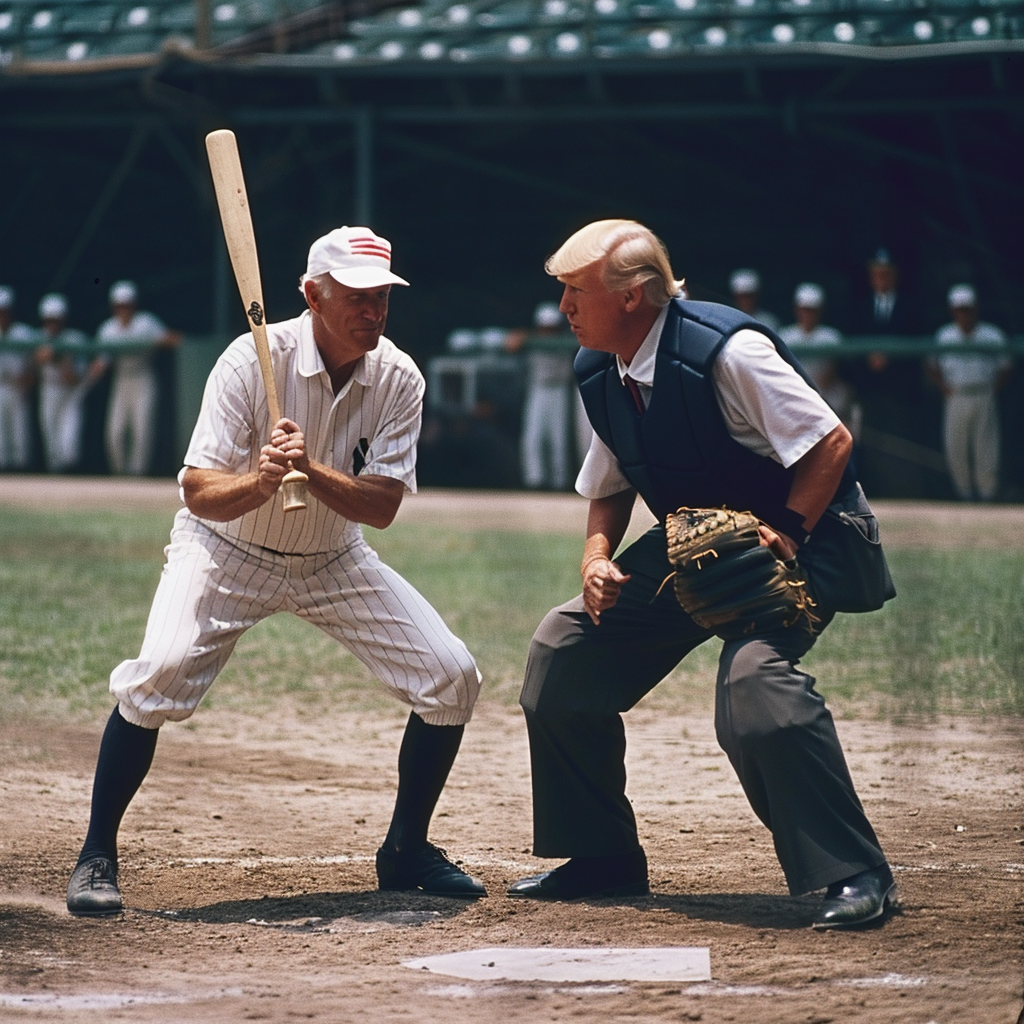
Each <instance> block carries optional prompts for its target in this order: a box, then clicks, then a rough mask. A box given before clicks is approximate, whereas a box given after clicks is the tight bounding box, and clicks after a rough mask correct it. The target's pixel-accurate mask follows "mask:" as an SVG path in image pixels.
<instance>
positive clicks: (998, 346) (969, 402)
mask: <svg viewBox="0 0 1024 1024" xmlns="http://www.w3.org/2000/svg"><path fill="white" fill-rule="evenodd" d="M947 301H948V303H949V313H950V316H951V317H952V320H953V322H952V323H948V324H945V325H944V326H943V327H940V328H939V330H938V332H937V333H936V335H935V341H936V343H937V344H938V345H967V346H970V347H972V348H977V351H976V352H950V353H949V354H948V355H940V356H935V357H933V358H931V359H929V360H928V362H927V364H926V366H927V371H928V376H929V379H930V380H931V381H932V382H933V383H934V384H935V385H936V386H937V387H938V388H939V390H940V391H941V392H942V395H943V397H944V398H945V412H944V416H943V441H944V445H945V449H946V463H947V464H948V466H949V475H950V477H951V478H952V480H953V487H954V488H955V489H956V493H957V497H959V498H960V499H961V500H963V501H971V500H973V499H975V498H977V499H978V500H980V501H992V500H993V499H994V498H995V496H996V491H997V490H998V487H999V448H1000V437H999V410H998V407H997V404H996V394H997V393H998V392H999V391H1000V390H1001V389H1002V388H1003V387H1004V386H1005V385H1006V382H1007V381H1008V380H1009V377H1010V374H1011V372H1012V363H1011V360H1010V357H1009V355H1008V354H1007V351H1006V335H1005V334H1003V332H1002V331H1001V330H1000V329H999V328H998V327H996V326H995V325H994V324H990V323H986V322H985V321H983V320H979V319H978V301H977V295H976V293H975V290H974V288H973V287H971V285H969V284H957V285H954V286H953V287H952V288H950V290H949V294H948V296H947Z"/></svg>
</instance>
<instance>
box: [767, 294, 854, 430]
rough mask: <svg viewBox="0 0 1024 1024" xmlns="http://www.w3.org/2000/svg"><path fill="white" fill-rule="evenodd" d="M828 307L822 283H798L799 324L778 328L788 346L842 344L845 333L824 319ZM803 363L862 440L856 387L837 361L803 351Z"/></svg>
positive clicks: (796, 309) (795, 310)
mask: <svg viewBox="0 0 1024 1024" xmlns="http://www.w3.org/2000/svg"><path fill="white" fill-rule="evenodd" d="M824 306H825V289H824V288H822V287H821V285H819V284H813V283H811V282H809V281H808V282H805V283H804V284H800V285H797V287H796V291H795V292H794V293H793V315H794V316H795V317H796V323H793V324H788V325H787V326H786V327H782V328H780V329H779V331H778V335H779V337H780V338H781V339H782V340H783V341H784V342H785V343H786V344H787V345H790V346H792V345H813V346H815V347H821V348H824V349H827V348H828V347H829V346H830V345H841V344H842V342H843V336H842V334H841V333H840V332H839V331H838V330H836V328H835V327H829V326H828V325H827V324H823V323H822V322H821V317H822V310H823V308H824ZM799 359H800V364H801V365H802V366H803V368H804V369H805V370H806V371H807V373H808V375H809V376H810V378H811V380H813V381H814V383H815V384H817V386H818V390H819V391H820V392H821V395H822V397H823V398H824V399H825V401H826V402H828V404H829V405H830V406H831V407H832V409H833V411H834V412H835V413H836V414H837V415H838V416H839V418H840V419H841V420H842V421H843V423H844V424H845V425H846V428H847V429H848V430H849V431H850V433H851V434H852V435H853V439H854V441H859V440H860V427H861V420H862V414H861V407H860V403H859V402H857V401H856V400H855V397H854V393H853V388H851V387H850V385H849V384H848V383H847V382H846V381H845V380H843V378H842V377H840V375H839V366H838V363H837V360H835V359H829V358H828V357H826V356H825V355H822V356H820V357H819V356H809V355H806V354H804V353H801V354H800V356H799Z"/></svg>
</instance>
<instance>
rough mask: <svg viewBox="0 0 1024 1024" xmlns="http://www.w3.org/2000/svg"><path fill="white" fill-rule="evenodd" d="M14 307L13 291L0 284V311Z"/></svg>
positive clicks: (8, 286) (7, 286)
mask: <svg viewBox="0 0 1024 1024" xmlns="http://www.w3.org/2000/svg"><path fill="white" fill-rule="evenodd" d="M13 306H14V289H13V288H11V287H10V285H6V284H0V309H11V308H12V307H13Z"/></svg>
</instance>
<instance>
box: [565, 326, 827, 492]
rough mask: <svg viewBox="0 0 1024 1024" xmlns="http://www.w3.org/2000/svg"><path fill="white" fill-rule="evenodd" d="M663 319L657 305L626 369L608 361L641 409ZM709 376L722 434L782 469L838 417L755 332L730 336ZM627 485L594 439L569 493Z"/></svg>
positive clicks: (612, 457) (647, 395)
mask: <svg viewBox="0 0 1024 1024" xmlns="http://www.w3.org/2000/svg"><path fill="white" fill-rule="evenodd" d="M667 318H668V306H665V308H664V309H662V311H661V313H660V314H659V316H658V319H657V320H655V322H654V326H653V327H651V329H650V331H649V332H648V334H647V337H646V338H645V339H644V341H643V344H642V345H641V346H640V348H639V349H638V350H637V353H636V355H635V356H634V357H633V361H632V362H631V363H630V364H629V365H628V366H627V365H626V364H625V363H624V362H623V361H622V359H621V358H620V357H618V356H616V357H615V358H616V363H617V366H618V370H619V377H620V378H622V377H625V376H626V373H627V372H628V373H629V376H630V377H632V378H633V379H634V380H635V381H636V382H637V383H638V384H639V386H640V394H641V396H642V397H643V399H644V403H645V404H647V403H649V402H650V392H651V388H652V387H653V386H654V367H655V359H656V356H657V352H658V341H659V339H660V338H661V332H662V328H663V327H664V326H665V321H666V319H667ZM711 376H712V380H713V382H714V385H715V397H716V398H717V399H718V407H719V409H721V411H722V416H723V417H724V418H725V425H726V429H727V430H728V431H729V435H730V436H731V437H732V438H733V439H734V440H735V441H738V442H739V443H740V444H742V445H743V446H744V447H746V448H749V449H750V450H751V451H752V452H754V453H756V454H757V455H764V456H767V457H768V458H771V459H774V460H775V461H776V462H778V463H781V465H783V466H785V467H786V468H787V469H788V468H789V467H790V466H792V465H793V463H794V462H797V461H798V460H799V459H801V458H802V457H803V456H804V455H806V454H807V453H808V452H809V451H810V450H811V449H812V448H813V447H814V446H815V445H816V444H817V443H818V442H819V441H820V440H821V439H822V438H823V437H825V436H826V435H827V434H829V433H831V432H832V431H833V430H835V428H836V427H837V426H838V425H839V417H838V416H836V414H835V413H834V412H833V411H832V410H831V409H830V408H829V406H828V405H827V404H826V402H825V400H824V399H823V398H822V397H821V396H820V395H819V394H818V393H817V392H816V391H815V390H814V389H813V388H811V387H809V386H808V384H807V382H806V381H805V380H804V379H803V377H801V376H800V374H798V373H797V372H796V370H794V369H793V367H792V366H790V365H789V363H787V362H786V361H785V360H784V359H783V358H782V356H780V355H779V353H778V351H777V350H776V348H775V346H774V345H773V344H772V341H771V339H770V338H769V337H767V336H766V335H764V334H761V332H760V331H754V330H741V331H737V332H736V333H735V334H734V335H732V337H731V338H729V340H728V341H727V342H726V343H725V345H724V346H723V347H722V350H721V352H719V354H718V358H717V359H716V360H715V362H714V364H713V365H712V370H711ZM623 386H625V385H623ZM631 486H632V485H631V484H630V483H629V481H628V480H627V479H626V477H625V476H624V475H623V473H622V470H621V469H620V468H619V463H618V460H617V459H616V458H615V455H614V454H613V453H612V452H611V450H610V449H609V448H608V446H607V445H606V444H605V443H604V442H603V441H602V440H601V439H600V438H599V437H598V436H597V434H596V433H595V434H594V436H593V440H592V441H591V443H590V450H589V451H588V452H587V457H586V459H584V461H583V466H582V468H581V469H580V473H579V476H578V477H577V479H576V490H577V491H578V492H579V493H580V494H582V495H583V497H584V498H591V499H593V498H606V497H608V496H609V495H611V494H618V493H619V492H620V491H624V490H627V489H628V488H629V487H631Z"/></svg>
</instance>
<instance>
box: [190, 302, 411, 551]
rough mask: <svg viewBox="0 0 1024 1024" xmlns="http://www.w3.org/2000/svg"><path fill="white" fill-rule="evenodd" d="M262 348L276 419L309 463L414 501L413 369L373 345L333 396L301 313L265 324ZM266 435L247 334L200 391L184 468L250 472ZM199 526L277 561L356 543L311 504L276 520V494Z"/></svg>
mask: <svg viewBox="0 0 1024 1024" xmlns="http://www.w3.org/2000/svg"><path fill="white" fill-rule="evenodd" d="M267 340H268V343H269V347H270V357H271V362H272V364H273V367H274V380H275V381H276V383H277V392H278V396H279V398H280V402H281V414H282V415H283V416H286V417H287V418H288V419H290V420H294V421H295V422H296V423H297V424H298V425H299V426H300V427H301V428H302V431H303V433H304V434H305V438H306V452H307V454H308V456H309V458H310V459H312V460H313V461H314V462H319V463H322V464H324V465H326V466H330V467H331V468H333V469H336V470H338V471H340V472H342V473H350V474H353V473H354V474H362V475H371V476H385V477H392V478H394V479H396V480H401V481H402V483H403V484H405V488H406V490H407V491H409V492H415V490H416V444H417V441H418V440H419V433H420V420H421V413H422V409H423V392H424V380H423V375H422V373H420V370H419V368H418V367H417V366H416V364H415V363H414V362H413V360H412V359H411V358H410V357H409V356H408V355H406V353H404V352H402V351H401V350H400V349H399V348H397V347H396V346H395V345H394V344H393V343H392V342H391V341H389V340H388V339H387V338H384V337H382V338H381V339H380V341H379V342H378V344H377V347H376V348H375V349H374V350H373V351H372V352H368V353H366V354H365V355H364V356H362V357H361V358H360V360H359V361H358V362H357V363H356V367H355V370H354V372H353V373H352V376H351V377H350V378H349V380H348V382H347V383H346V384H345V386H344V387H343V388H342V389H341V391H339V392H338V394H337V395H335V394H334V391H333V389H332V387H331V380H330V377H329V375H328V373H327V369H326V367H325V366H324V362H323V359H322V358H321V356H320V352H319V351H318V349H317V347H316V343H315V342H314V340H313V322H312V318H311V316H310V314H309V312H308V311H306V312H305V313H303V314H302V315H301V316H299V317H296V318H295V319H294V320H286V321H283V322H281V323H278V324H268V325H267ZM272 427H273V424H272V423H271V422H270V413H269V410H268V408H267V396H266V392H265V390H264V387H263V380H262V377H261V375H260V368H259V359H258V357H257V355H256V346H255V343H254V342H253V337H252V334H244V335H242V336H241V337H240V338H236V339H235V341H233V342H232V343H231V344H230V345H229V346H228V347H227V349H226V350H225V351H224V353H223V354H222V355H221V356H220V358H219V359H218V360H217V363H216V365H215V366H214V368H213V371H212V372H211V374H210V377H209V380H208V381H207V382H206V389H205V391H204V393H203V402H202V406H201V408H200V412H199V419H198V420H197V422H196V426H195V429H194V431H193V433H192V440H191V442H190V443H189V447H188V451H187V452H186V454H185V466H186V468H187V467H190V466H191V467H195V468H196V469H216V470H221V471H224V472H229V473H239V474H244V473H251V472H256V471H257V470H258V468H259V456H260V448H261V447H262V446H263V445H264V444H266V443H267V442H268V441H269V439H270V431H271V428H272ZM184 472H185V471H184V470H182V472H181V474H179V481H180V479H181V477H182V476H183V475H184ZM203 522H204V523H206V525H207V526H208V527H209V528H210V529H211V530H213V531H214V532H215V533H218V534H220V535H221V536H222V537H226V538H227V539H228V540H230V541H232V542H234V543H236V544H239V545H242V546H248V545H254V546H257V547H260V548H265V549H269V550H271V551H278V552H282V553H285V554H316V553H321V552H328V551H341V550H343V549H345V548H347V547H349V546H350V545H351V544H352V543H354V542H355V541H356V540H358V539H359V537H360V535H361V529H360V526H359V524H358V523H355V522H351V521H349V520H347V519H345V518H343V517H342V516H339V515H338V514H337V513H336V512H333V511H332V510H331V509H329V508H328V507H327V506H326V505H324V504H322V503H321V502H319V501H317V500H316V499H315V498H314V497H313V496H312V495H310V496H309V498H308V504H307V507H306V508H305V509H304V510H301V511H297V512H289V513H287V514H285V512H284V511H283V509H282V503H281V498H280V495H275V496H274V497H272V498H271V499H270V500H269V501H267V502H265V503H264V504H263V505H261V506H260V507H259V508H257V509H254V510H253V511H251V512H247V513H246V514H245V515H243V516H240V517H239V518H237V519H233V520H231V521H230V522H227V523H219V522H214V521H212V520H203Z"/></svg>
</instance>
